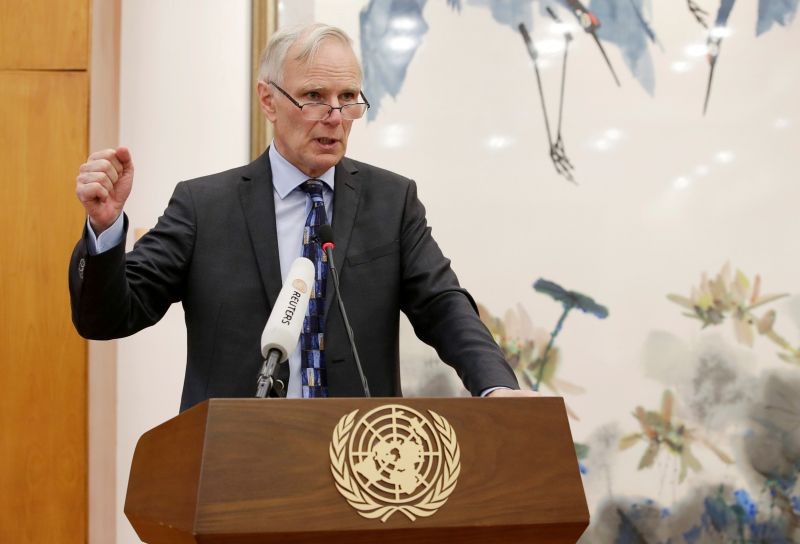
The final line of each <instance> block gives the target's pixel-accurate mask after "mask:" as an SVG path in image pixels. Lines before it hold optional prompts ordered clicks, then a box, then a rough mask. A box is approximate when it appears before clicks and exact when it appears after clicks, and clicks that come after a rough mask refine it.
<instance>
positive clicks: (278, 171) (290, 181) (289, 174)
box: [269, 141, 336, 200]
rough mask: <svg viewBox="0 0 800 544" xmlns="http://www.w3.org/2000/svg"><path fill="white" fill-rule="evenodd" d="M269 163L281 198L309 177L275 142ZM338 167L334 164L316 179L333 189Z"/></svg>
mask: <svg viewBox="0 0 800 544" xmlns="http://www.w3.org/2000/svg"><path fill="white" fill-rule="evenodd" d="M269 164H270V168H271V169H272V186H273V187H275V192H276V193H278V196H279V197H280V199H281V200H283V199H284V198H286V195H288V194H289V193H291V192H292V191H294V190H295V189H297V188H298V187H299V186H300V185H301V184H302V183H303V182H304V181H306V180H308V179H309V177H308V176H307V175H306V174H304V173H303V172H301V171H300V170H299V169H298V168H297V167H296V166H295V165H293V164H292V163H290V162H289V161H287V160H286V159H285V158H284V157H283V155H281V154H280V152H279V151H278V148H277V147H275V142H274V141H273V142H272V145H270V146H269ZM335 168H336V167H335V166H332V167H331V168H329V169H328V170H327V171H326V172H325V173H324V174H322V175H321V176H318V177H317V178H316V179H319V180H322V181H323V182H324V183H325V185H327V186H328V188H329V189H330V190H331V191H332V190H333V177H334V176H333V173H334V169H335Z"/></svg>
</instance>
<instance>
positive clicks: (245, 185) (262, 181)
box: [239, 150, 282, 307]
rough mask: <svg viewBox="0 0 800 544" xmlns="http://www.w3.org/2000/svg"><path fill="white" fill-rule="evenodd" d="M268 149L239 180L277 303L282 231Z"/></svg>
mask: <svg viewBox="0 0 800 544" xmlns="http://www.w3.org/2000/svg"><path fill="white" fill-rule="evenodd" d="M268 151H269V150H267V151H264V153H263V154H262V155H261V156H260V157H258V158H257V159H256V160H255V161H253V162H251V163H250V164H249V166H248V169H247V170H246V171H245V173H244V174H242V179H241V181H240V182H239V199H240V200H241V203H242V211H243V212H244V217H245V221H246V222H247V229H248V231H249V234H250V243H251V244H252V246H253V252H254V253H255V256H256V261H257V262H258V270H259V274H260V275H261V282H262V284H263V285H264V291H265V292H266V294H267V300H268V302H269V305H270V307H272V306H274V305H275V300H276V299H277V298H278V293H280V290H281V282H282V280H281V261H280V256H279V255H278V232H277V229H276V226H275V200H274V197H273V194H272V193H273V188H272V169H271V168H270V164H269V154H268Z"/></svg>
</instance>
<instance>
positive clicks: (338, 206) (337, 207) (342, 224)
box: [325, 158, 361, 315]
mask: <svg viewBox="0 0 800 544" xmlns="http://www.w3.org/2000/svg"><path fill="white" fill-rule="evenodd" d="M334 187H335V189H334V194H333V224H332V225H331V226H332V227H333V242H334V244H336V247H335V249H334V250H333V259H334V264H335V265H336V268H337V270H338V271H339V277H340V278H341V276H342V275H343V274H344V264H345V258H346V257H347V247H348V245H349V244H350V236H351V235H352V233H353V225H354V224H355V220H356V210H358V201H359V198H360V197H361V180H360V179H359V176H358V168H357V167H356V165H355V164H354V163H353V162H352V161H351V160H350V159H348V158H342V160H341V161H340V162H339V164H338V165H336V171H335V173H334ZM326 292H327V293H328V294H329V296H327V297H326V300H325V315H330V307H331V303H332V302H333V298H334V296H333V295H334V289H333V278H331V277H330V276H329V277H328V285H327V291H326Z"/></svg>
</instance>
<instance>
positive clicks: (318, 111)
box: [302, 104, 331, 121]
mask: <svg viewBox="0 0 800 544" xmlns="http://www.w3.org/2000/svg"><path fill="white" fill-rule="evenodd" d="M302 111H303V116H304V117H305V118H306V119H308V120H309V121H321V120H322V119H325V118H326V117H328V113H329V112H330V111H331V107H330V106H328V105H327V104H303V107H302Z"/></svg>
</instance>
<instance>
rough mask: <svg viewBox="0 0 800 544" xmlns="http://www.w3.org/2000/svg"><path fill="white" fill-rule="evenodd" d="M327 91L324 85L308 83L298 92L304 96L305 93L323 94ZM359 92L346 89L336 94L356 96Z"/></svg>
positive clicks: (350, 88)
mask: <svg viewBox="0 0 800 544" xmlns="http://www.w3.org/2000/svg"><path fill="white" fill-rule="evenodd" d="M328 90H329V87H328V86H326V85H324V84H315V83H309V84H307V85H302V86H301V87H300V90H299V91H298V92H299V93H302V94H305V93H309V92H312V91H315V92H318V93H323V94H324V93H325V92H327V91H328ZM360 92H361V89H359V88H358V87H346V88H344V89H343V90H341V91H339V93H337V94H346V93H350V94H355V95H357V94H358V93H360Z"/></svg>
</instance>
